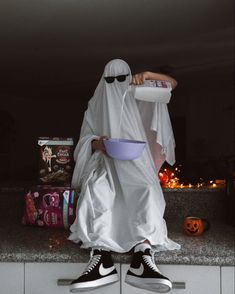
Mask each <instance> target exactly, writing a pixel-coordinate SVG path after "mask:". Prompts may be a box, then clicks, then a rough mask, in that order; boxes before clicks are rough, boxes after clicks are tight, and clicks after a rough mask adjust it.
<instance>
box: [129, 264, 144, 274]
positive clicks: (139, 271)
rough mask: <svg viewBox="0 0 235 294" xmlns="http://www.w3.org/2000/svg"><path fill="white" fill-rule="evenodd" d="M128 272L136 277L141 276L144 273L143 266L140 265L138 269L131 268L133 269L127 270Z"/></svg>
mask: <svg viewBox="0 0 235 294" xmlns="http://www.w3.org/2000/svg"><path fill="white" fill-rule="evenodd" d="M129 271H130V272H131V273H133V274H134V275H136V276H142V275H143V273H144V266H143V264H142V263H141V265H140V267H139V268H133V267H130V268H129Z"/></svg>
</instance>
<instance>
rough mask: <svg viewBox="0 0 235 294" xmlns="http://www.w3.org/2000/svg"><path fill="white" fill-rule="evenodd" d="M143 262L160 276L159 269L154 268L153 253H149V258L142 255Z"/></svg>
mask: <svg viewBox="0 0 235 294" xmlns="http://www.w3.org/2000/svg"><path fill="white" fill-rule="evenodd" d="M143 260H144V261H145V263H146V264H147V265H148V266H149V267H150V268H151V269H152V270H153V271H155V272H158V273H160V274H161V272H160V270H159V268H158V267H157V266H156V264H155V260H154V253H153V252H151V256H149V255H143Z"/></svg>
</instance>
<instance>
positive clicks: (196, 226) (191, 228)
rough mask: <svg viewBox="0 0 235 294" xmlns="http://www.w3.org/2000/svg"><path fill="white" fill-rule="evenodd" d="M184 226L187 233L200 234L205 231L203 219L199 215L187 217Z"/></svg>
mask: <svg viewBox="0 0 235 294" xmlns="http://www.w3.org/2000/svg"><path fill="white" fill-rule="evenodd" d="M183 228H184V231H185V233H186V234H187V235H190V236H200V235H201V234H202V233H203V231H204V229H203V220H202V219H201V218H199V217H186V218H185V219H184V224H183Z"/></svg>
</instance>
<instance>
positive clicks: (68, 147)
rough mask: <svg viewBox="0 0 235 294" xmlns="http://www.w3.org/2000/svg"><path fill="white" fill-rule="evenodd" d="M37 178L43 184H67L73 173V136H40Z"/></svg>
mask: <svg viewBox="0 0 235 294" xmlns="http://www.w3.org/2000/svg"><path fill="white" fill-rule="evenodd" d="M38 146H39V149H40V150H39V179H40V183H43V184H55V185H61V184H63V185H69V184H70V182H71V178H72V173H73V167H74V162H73V150H74V143H73V138H57V137H40V138H39V139H38Z"/></svg>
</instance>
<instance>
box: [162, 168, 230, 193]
mask: <svg viewBox="0 0 235 294" xmlns="http://www.w3.org/2000/svg"><path fill="white" fill-rule="evenodd" d="M181 167H182V165H179V166H176V167H174V168H163V169H161V170H160V171H159V173H158V176H159V180H160V184H161V186H162V187H164V188H198V189H200V188H219V187H223V186H224V185H225V180H215V179H211V180H204V179H203V178H199V179H198V182H197V183H190V182H183V181H182V178H181Z"/></svg>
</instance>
